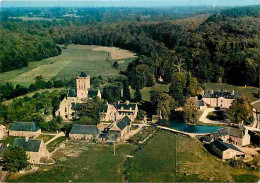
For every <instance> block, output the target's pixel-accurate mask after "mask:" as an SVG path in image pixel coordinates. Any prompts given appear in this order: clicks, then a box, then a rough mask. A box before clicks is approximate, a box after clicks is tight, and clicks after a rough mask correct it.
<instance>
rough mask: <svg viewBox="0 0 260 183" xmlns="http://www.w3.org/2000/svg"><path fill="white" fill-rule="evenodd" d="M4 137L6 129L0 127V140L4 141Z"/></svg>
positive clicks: (2, 126)
mask: <svg viewBox="0 0 260 183" xmlns="http://www.w3.org/2000/svg"><path fill="white" fill-rule="evenodd" d="M6 135H7V130H6V127H5V126H4V125H0V140H3V139H5V137H6Z"/></svg>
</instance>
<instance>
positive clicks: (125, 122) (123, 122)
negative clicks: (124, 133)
mask: <svg viewBox="0 0 260 183" xmlns="http://www.w3.org/2000/svg"><path fill="white" fill-rule="evenodd" d="M130 123H131V120H130V119H129V117H128V116H125V117H123V119H121V120H120V121H119V122H118V123H117V124H116V125H117V126H118V128H119V129H120V130H123V129H125V127H126V126H127V125H129V124H130Z"/></svg>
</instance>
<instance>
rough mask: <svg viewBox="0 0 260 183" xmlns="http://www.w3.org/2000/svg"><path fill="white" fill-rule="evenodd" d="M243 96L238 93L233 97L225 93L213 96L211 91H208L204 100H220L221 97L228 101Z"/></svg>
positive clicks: (220, 92) (218, 92)
mask: <svg viewBox="0 0 260 183" xmlns="http://www.w3.org/2000/svg"><path fill="white" fill-rule="evenodd" d="M240 96H241V94H239V93H237V94H235V95H232V94H231V93H230V92H227V91H225V92H223V91H216V92H214V93H213V94H212V93H211V92H210V91H207V92H206V93H205V94H204V95H203V98H219V97H224V98H227V99H235V98H238V97H240Z"/></svg>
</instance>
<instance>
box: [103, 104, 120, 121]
mask: <svg viewBox="0 0 260 183" xmlns="http://www.w3.org/2000/svg"><path fill="white" fill-rule="evenodd" d="M117 117H118V111H117V109H116V108H115V106H114V105H111V104H108V103H107V104H105V105H103V106H102V111H101V113H100V120H101V121H116V119H117Z"/></svg>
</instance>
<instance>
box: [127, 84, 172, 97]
mask: <svg viewBox="0 0 260 183" xmlns="http://www.w3.org/2000/svg"><path fill="white" fill-rule="evenodd" d="M169 87H170V84H168V85H166V84H160V83H156V84H155V85H154V86H152V87H144V88H143V89H142V90H141V93H142V99H143V100H144V101H150V97H151V91H159V92H168V91H169ZM134 92H135V90H131V97H132V98H134Z"/></svg>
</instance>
